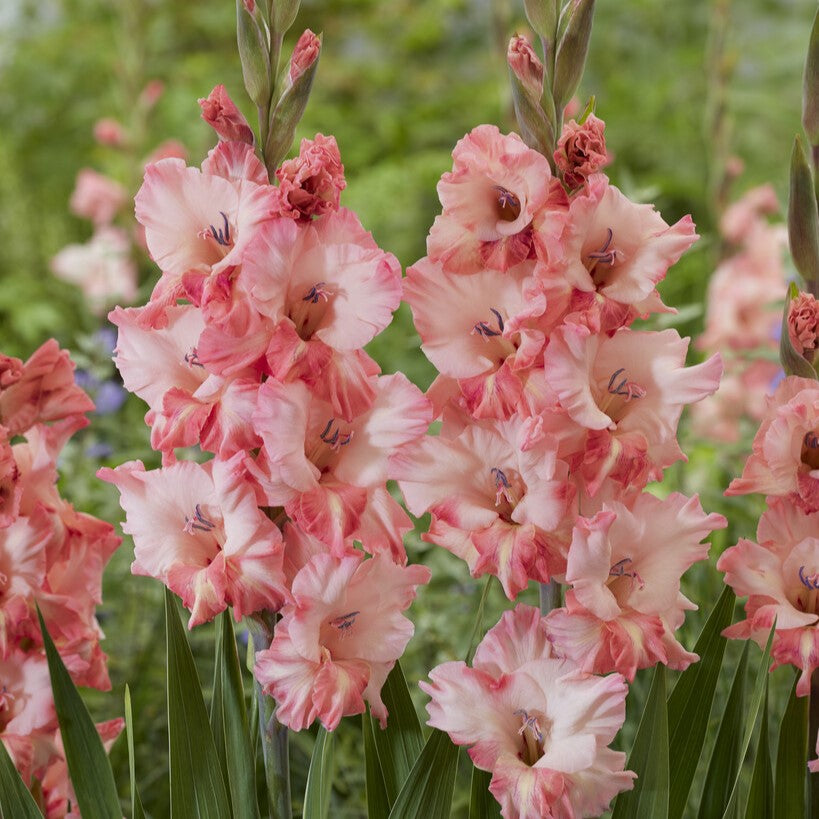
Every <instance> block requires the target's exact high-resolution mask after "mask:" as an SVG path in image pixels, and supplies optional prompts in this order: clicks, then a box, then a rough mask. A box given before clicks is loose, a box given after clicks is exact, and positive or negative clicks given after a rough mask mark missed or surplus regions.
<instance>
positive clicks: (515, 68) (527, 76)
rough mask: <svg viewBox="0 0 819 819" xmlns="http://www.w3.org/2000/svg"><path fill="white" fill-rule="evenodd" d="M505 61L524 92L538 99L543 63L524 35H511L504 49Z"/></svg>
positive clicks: (540, 92) (541, 89) (541, 87)
mask: <svg viewBox="0 0 819 819" xmlns="http://www.w3.org/2000/svg"><path fill="white" fill-rule="evenodd" d="M506 62H507V63H508V64H509V68H510V69H511V70H512V72H513V73H514V75H515V76H516V77H517V78H518V80H519V81H520V83H521V85H522V86H523V87H524V88H525V89H526V92H527V93H528V94H529V95H530V96H532V97H534V98H535V99H540V96H541V94H543V63H542V62H541V61H540V58H539V57H538V56H537V54H536V53H535V50H534V49H533V48H532V44H531V43H530V42H529V41H528V40H527V39H526V38H525V37H521V36H519V35H518V36H515V37H512V39H511V40H510V41H509V48H508V49H507V51H506Z"/></svg>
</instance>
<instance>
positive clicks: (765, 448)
mask: <svg viewBox="0 0 819 819" xmlns="http://www.w3.org/2000/svg"><path fill="white" fill-rule="evenodd" d="M749 492H760V493H762V494H765V495H787V496H789V497H790V499H791V500H792V501H793V502H795V503H798V504H801V505H802V506H803V508H804V509H805V511H807V512H814V511H816V510H819V382H817V381H814V380H812V379H809V378H799V377H798V376H795V375H792V376H788V377H787V378H785V379H784V380H783V381H782V383H781V384H780V385H779V386H778V387H777V389H776V392H775V393H774V394H773V396H772V397H771V398H769V399H768V411H767V413H766V415H765V418H764V419H763V421H762V424H761V425H760V427H759V430H758V432H757V434H756V437H755V438H754V444H753V453H752V454H751V455H750V457H749V458H748V460H747V461H746V463H745V469H744V470H743V472H742V477H740V478H735V479H734V480H733V481H731V484H730V485H729V487H728V489H727V490H726V491H725V494H726V495H746V494H748V493H749Z"/></svg>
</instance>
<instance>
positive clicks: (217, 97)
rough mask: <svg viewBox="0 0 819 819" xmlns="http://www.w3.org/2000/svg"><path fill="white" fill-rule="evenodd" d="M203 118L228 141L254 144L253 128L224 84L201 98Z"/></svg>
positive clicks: (200, 104) (220, 136) (200, 105)
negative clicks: (204, 97)
mask: <svg viewBox="0 0 819 819" xmlns="http://www.w3.org/2000/svg"><path fill="white" fill-rule="evenodd" d="M199 107H200V108H201V109H202V119H203V120H205V122H207V124H208V125H210V127H211V128H213V130H214V131H216V133H217V134H218V135H219V139H222V140H225V141H228V142H231V141H232V142H246V143H247V144H248V145H253V141H254V138H253V129H252V128H251V127H250V125H249V124H248V121H247V120H246V119H245V117H244V115H243V114H242V112H241V111H240V110H239V109H238V108H237V107H236V105H235V103H234V102H233V100H232V99H231V98H230V95H229V94H228V92H227V90H226V89H225V86H224V85H217V86H216V87H215V88H214V89H213V91H211V92H210V94H209V95H208V97H207V99H200V100H199Z"/></svg>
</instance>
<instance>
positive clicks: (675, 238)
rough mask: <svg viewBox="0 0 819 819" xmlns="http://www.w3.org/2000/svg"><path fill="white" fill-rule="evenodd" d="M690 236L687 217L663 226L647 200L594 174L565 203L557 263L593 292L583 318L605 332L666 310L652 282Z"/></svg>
mask: <svg viewBox="0 0 819 819" xmlns="http://www.w3.org/2000/svg"><path fill="white" fill-rule="evenodd" d="M696 240H697V234H696V232H695V230H694V223H693V222H692V221H691V217H690V216H686V217H684V218H683V219H680V221H679V222H677V223H676V224H674V225H672V226H670V227H669V225H668V224H667V223H666V222H665V221H663V218H662V217H661V216H660V214H659V213H657V212H656V211H655V210H654V207H653V206H652V205H637V204H635V203H634V202H632V201H631V200H629V199H627V198H626V197H625V196H624V195H623V194H622V193H621V192H620V191H619V190H618V189H617V188H615V187H614V186H613V185H610V184H609V182H608V179H607V178H606V177H605V176H604V175H603V174H595V175H594V176H592V177H591V178H590V179H589V180H588V187H587V189H586V190H585V191H583V192H582V193H581V194H580V195H578V196H576V197H575V198H574V199H573V200H572V203H571V205H570V207H569V221H568V224H567V226H566V232H565V234H564V237H563V245H564V256H563V259H562V261H560V262H559V263H558V264H559V266H560V270H561V272H562V275H564V276H565V277H566V279H567V280H568V282H569V283H570V284H571V286H572V287H574V288H575V289H576V290H579V291H581V292H582V293H588V294H590V295H594V294H596V296H597V298H596V299H594V300H593V302H592V304H591V305H590V306H589V307H588V308H587V310H591V311H593V317H592V319H586V320H585V321H584V323H588V324H590V326H592V329H593V330H595V331H597V330H603V331H610V330H614V329H616V328H617V327H619V326H621V325H622V324H625V323H626V320H627V319H628V320H631V319H633V318H635V317H637V316H645V315H647V314H649V313H655V312H658V311H660V312H669V310H668V308H667V307H666V306H665V305H664V304H663V303H662V301H661V299H660V297H659V294H658V293H657V290H656V285H657V284H658V282H660V281H661V280H662V279H664V278H665V275H666V273H667V271H668V269H669V267H671V265H673V264H674V263H675V262H676V261H677V260H678V259H679V258H680V256H682V254H683V253H684V252H685V251H686V250H688V248H689V247H691V245H692V244H694V242H695V241H696ZM624 311H625V315H623V313H624ZM671 312H673V311H671ZM598 314H599V317H598ZM609 314H611V315H609Z"/></svg>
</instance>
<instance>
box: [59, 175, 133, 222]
mask: <svg viewBox="0 0 819 819" xmlns="http://www.w3.org/2000/svg"><path fill="white" fill-rule="evenodd" d="M127 201H128V192H127V191H126V190H125V188H123V187H122V185H120V184H119V182H115V181H114V180H113V179H109V178H108V177H107V176H103V175H102V174H101V173H97V172H96V171H93V170H91V169H90V168H83V169H82V170H81V171H80V172H79V173H78V174H77V183H76V185H75V187H74V192H73V193H72V194H71V200H70V201H69V207H70V208H71V212H72V213H73V214H75V215H76V216H82V217H83V218H84V219H90V220H91V221H92V222H93V223H94V224H95V225H96V226H97V227H104V226H105V225H110V224H111V222H112V221H113V219H114V217H115V216H116V215H117V213H119V211H120V210H121V209H122V208H123V207H124V206H125V203H126V202H127Z"/></svg>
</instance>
